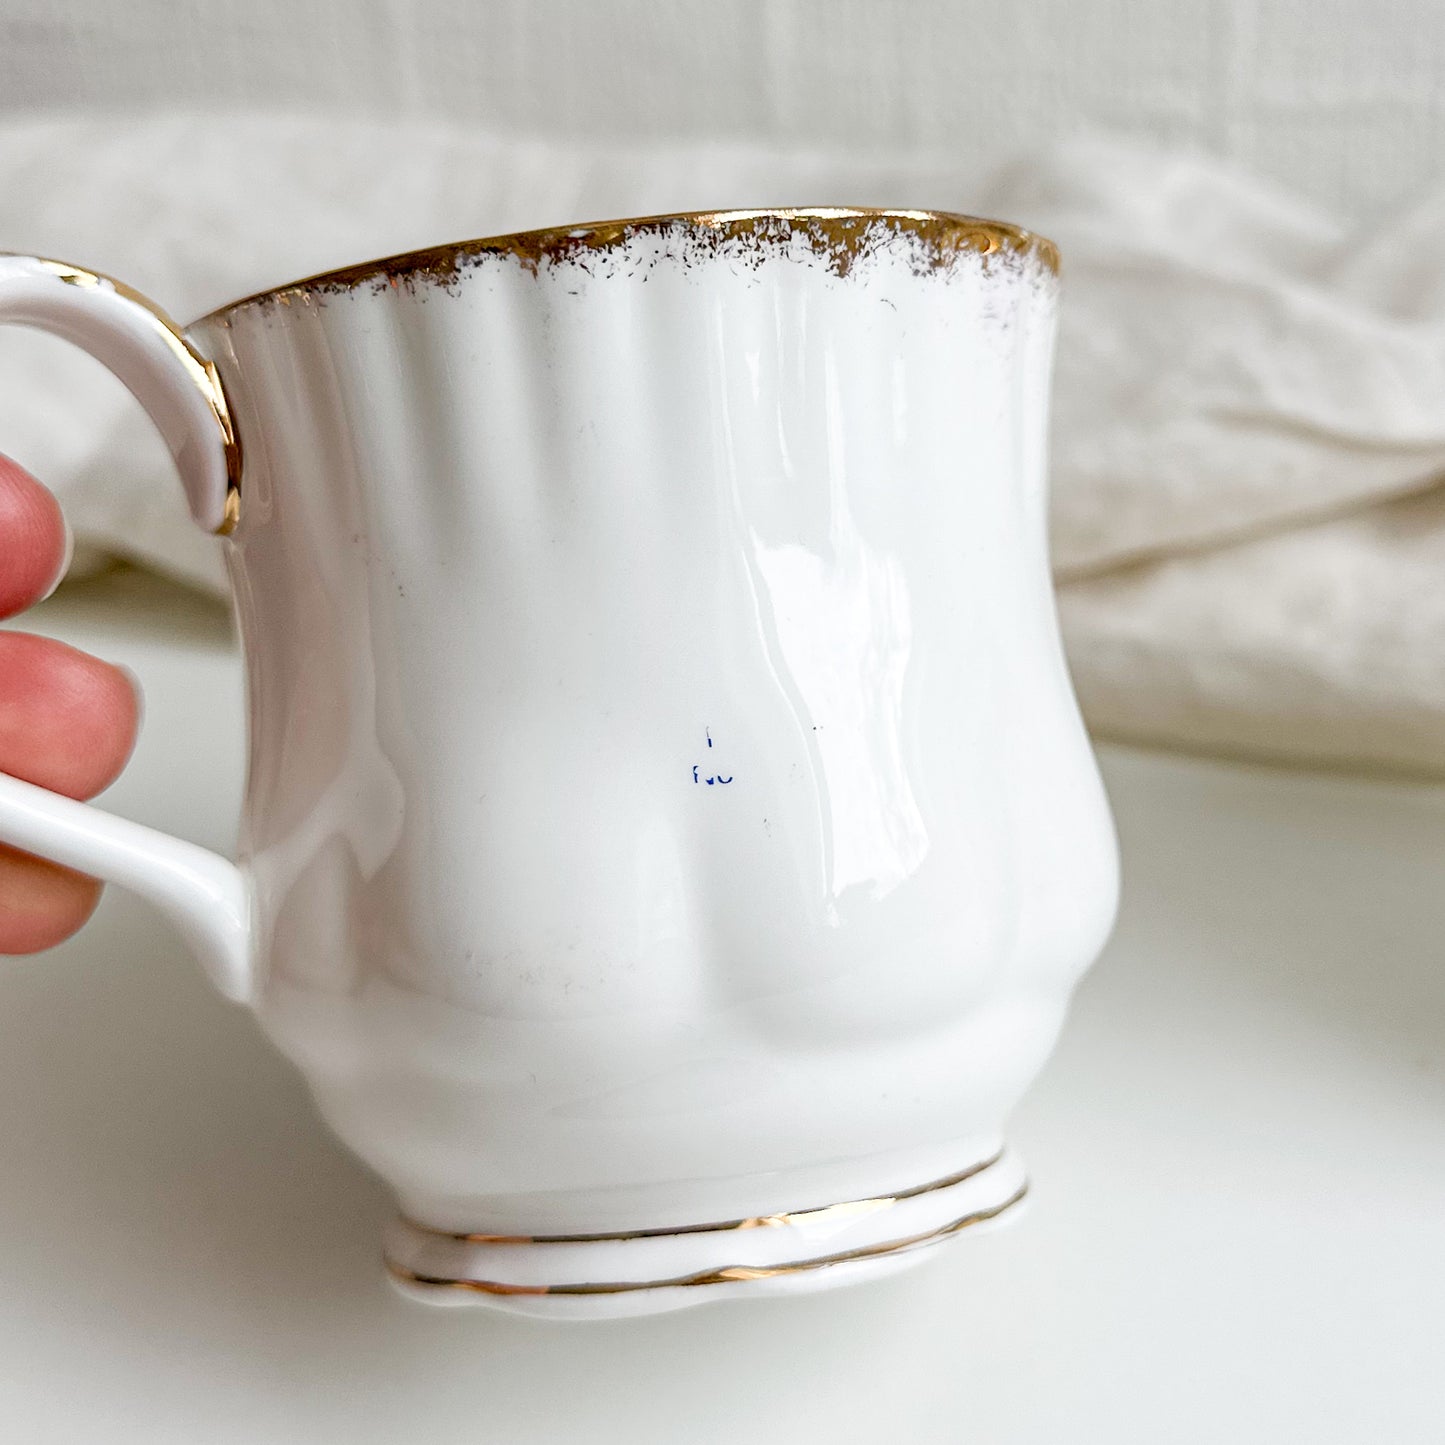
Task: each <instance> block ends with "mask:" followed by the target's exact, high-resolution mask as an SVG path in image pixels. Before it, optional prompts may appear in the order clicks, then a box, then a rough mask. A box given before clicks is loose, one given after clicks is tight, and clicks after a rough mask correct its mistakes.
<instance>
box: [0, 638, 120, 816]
mask: <svg viewBox="0 0 1445 1445" xmlns="http://www.w3.org/2000/svg"><path fill="white" fill-rule="evenodd" d="M139 712H140V705H139V702H138V700H137V698H136V694H135V689H134V688H133V687H132V686H131V682H130V679H129V678H128V677H127V676H126V674H125V673H123V672H122V671H121V670H120V669H119V668H118V667H112V666H111V665H110V664H109V663H108V662H102V661H101V660H100V659H99V658H98V657H91V656H90V655H89V653H85V652H80V651H78V650H77V649H76V648H74V647H68V646H66V644H65V643H63V642H57V641H55V640H54V639H53V638H50V637H33V636H31V635H30V634H29V633H25V632H3V631H0V772H6V773H9V774H10V775H11V776H12V777H16V778H23V779H24V780H25V781H26V782H27V783H36V784H38V785H39V786H40V787H42V788H53V789H54V790H55V791H56V792H58V793H64V794H65V795H66V796H67V797H70V798H91V797H94V796H95V794H96V793H98V792H100V790H101V789H102V788H104V787H106V786H107V785H108V784H109V783H111V782H113V781H114V780H115V778H116V776H117V775H118V774H119V773H120V770H121V769H122V768H123V767H124V766H125V762H126V759H127V758H128V757H129V756H130V752H131V749H132V747H134V746H135V734H136V723H137V720H138V718H139Z"/></svg>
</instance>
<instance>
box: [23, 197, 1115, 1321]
mask: <svg viewBox="0 0 1445 1445" xmlns="http://www.w3.org/2000/svg"><path fill="white" fill-rule="evenodd" d="M936 259H937V258H936V257H935V256H932V255H931V254H930V252H929V249H928V245H927V242H926V240H922V239H920V238H919V237H918V236H917V235H914V234H910V233H900V234H897V235H890V233H888V232H887V231H886V230H880V232H879V235H878V237H877V238H876V244H874V245H872V246H871V247H870V248H869V249H868V250H867V252H866V253H865V254H862V255H860V256H859V257H858V258H857V259H856V260H854V261H853V263H852V264H851V265H850V266H848V267H846V268H841V269H843V271H844V274H838V272H839V269H840V268H838V267H836V266H833V265H830V264H828V261H827V259H826V257H824V256H821V255H820V254H819V253H818V252H817V251H816V250H815V249H811V248H809V247H807V246H804V245H792V246H790V245H787V244H782V243H778V242H776V241H771V242H767V243H764V242H762V241H759V242H757V243H755V244H753V245H751V246H749V245H747V244H744V245H743V246H742V247H741V249H737V248H733V249H726V248H722V249H720V248H717V247H715V246H710V245H704V244H700V243H698V242H697V240H696V238H690V237H689V235H688V229H687V226H686V225H681V226H676V227H673V228H671V229H670V230H663V231H658V230H646V229H644V230H642V231H640V232H639V233H637V234H635V235H631V236H628V237H625V238H623V239H621V240H618V241H617V242H616V243H615V244H613V245H611V246H610V247H608V248H603V249H598V250H585V251H583V252H581V253H580V254H578V255H577V256H573V257H570V258H567V259H558V260H546V259H544V260H543V261H542V262H541V263H540V264H536V265H529V264H527V263H526V262H525V260H524V259H523V258H521V257H519V256H518V255H516V254H510V253H506V252H503V253H497V254H481V255H477V256H473V257H470V258H469V259H468V262H467V264H466V265H464V266H462V267H460V268H458V269H457V270H456V271H454V272H449V273H447V274H446V275H444V276H442V277H440V278H437V277H428V276H420V277H416V278H413V279H411V280H407V281H403V282H401V283H400V284H391V283H389V282H388V281H387V280H385V279H384V278H383V279H379V280H375V281H371V282H364V283H360V284H352V285H350V286H320V287H313V288H309V289H305V288H303V289H299V290H292V291H288V292H286V293H282V294H281V295H280V296H279V297H277V298H272V299H270V300H262V301H259V302H254V303H249V304H242V305H240V306H238V307H236V308H233V309H230V310H228V311H226V312H223V313H220V314H219V315H218V316H215V317H212V318H207V319H206V320H205V321H204V322H202V323H199V324H198V325H197V327H195V328H194V329H193V337H194V340H195V342H196V344H197V346H198V347H199V348H200V349H201V351H202V352H203V353H204V354H206V355H209V356H210V357H211V358H212V359H213V360H214V361H215V363H216V365H217V366H218V368H219V370H220V373H221V375H222V378H223V380H224V382H225V386H226V390H227V392H228V394H229V397H230V402H231V405H232V407H233V408H234V409H235V412H236V415H237V419H238V424H239V428H240V433H241V437H242V440H243V442H244V444H245V447H246V461H245V474H244V478H243V482H244V488H243V506H242V513H241V522H240V525H239V528H238V529H237V531H236V533H235V536H234V539H233V541H234V548H233V550H232V554H231V555H232V573H233V577H234V579H235V583H236V594H237V605H238V610H239V615H240V620H241V627H242V633H243V639H244V643H245V651H246V657H247V665H248V672H249V683H250V701H251V757H250V779H249V788H248V799H247V807H246V840H245V846H244V854H243V860H242V861H243V867H244V868H245V869H246V870H247V871H248V873H249V875H250V878H251V880H252V885H253V896H252V909H253V916H254V919H255V927H256V930H257V936H256V938H255V941H254V950H253V956H254V958H255V960H256V967H257V976H256V979H255V982H254V987H253V991H252V998H253V1002H254V1005H255V1007H256V1010H257V1013H258V1015H259V1017H260V1019H261V1022H262V1024H263V1025H264V1027H265V1028H266V1029H267V1031H268V1032H269V1033H270V1034H271V1036H272V1037H273V1038H274V1039H275V1040H276V1041H277V1043H278V1044H279V1045H280V1046H281V1047H282V1048H283V1049H284V1050H285V1051H286V1052H287V1053H288V1054H289V1055H290V1056H291V1057H292V1058H293V1059H295V1060H296V1062H297V1063H298V1064H299V1065H300V1066H301V1068H302V1069H303V1070H304V1072H305V1073H306V1075H307V1077H308V1079H309V1080H310V1082H311V1084H312V1087H313V1089H314V1091H315V1094H316V1097H317V1099H318V1102H319V1104H320V1106H321V1108H322V1110H323V1112H324V1113H325V1115H326V1117H327V1118H328V1120H329V1121H330V1122H331V1124H332V1125H333V1127H334V1128H335V1129H336V1130H337V1132H338V1133H339V1134H340V1135H341V1137H342V1138H344V1139H345V1140H346V1141H347V1142H348V1143H349V1144H350V1145H351V1146H352V1147H353V1148H354V1149H355V1150H356V1151H357V1152H358V1153H359V1154H360V1155H361V1156H362V1157H363V1158H365V1159H366V1160H368V1161H369V1162H370V1163H371V1164H372V1165H373V1166H374V1167H375V1168H377V1169H378V1170H379V1172H380V1173H381V1174H382V1175H383V1176H385V1177H386V1178H387V1179H388V1180H389V1181H390V1182H391V1183H392V1184H393V1185H394V1186H395V1187H396V1188H397V1190H398V1192H399V1194H400V1196H401V1201H402V1208H403V1212H404V1214H405V1215H406V1216H408V1217H409V1218H410V1219H412V1220H414V1221H416V1222H418V1223H420V1224H422V1225H425V1226H427V1227H428V1228H430V1229H435V1230H442V1231H455V1232H482V1233H488V1234H501V1235H552V1234H575V1233H621V1232H627V1231H635V1230H664V1231H666V1230H674V1229H681V1228H684V1227H686V1226H689V1225H696V1224H699V1223H705V1222H712V1221H718V1220H729V1219H737V1218H743V1217H747V1216H754V1215H770V1214H774V1213H777V1212H780V1211H799V1210H807V1209H812V1208H816V1207H819V1206H823V1205H828V1204H832V1203H835V1202H838V1201H847V1200H860V1199H873V1198H877V1197H880V1196H890V1195H894V1194H896V1193H898V1192H899V1191H905V1190H912V1189H915V1188H917V1187H918V1186H920V1185H923V1184H925V1183H926V1182H928V1181H930V1180H937V1179H940V1178H944V1177H946V1176H950V1175H953V1174H955V1173H957V1172H958V1171H960V1170H963V1169H965V1168H966V1167H967V1166H970V1165H973V1164H976V1163H979V1162H980V1161H983V1160H985V1159H987V1158H990V1157H991V1156H992V1155H993V1154H994V1153H995V1152H996V1150H997V1141H998V1139H999V1137H1000V1135H1001V1131H1002V1127H1003V1124H1004V1121H1005V1119H1006V1116H1007V1114H1008V1111H1009V1109H1010V1108H1011V1106H1012V1105H1013V1103H1014V1102H1015V1100H1016V1099H1017V1098H1018V1097H1019V1095H1020V1093H1021V1092H1022V1090H1023V1089H1024V1088H1025V1087H1026V1086H1027V1084H1028V1083H1029V1081H1030V1080H1031V1079H1032V1077H1033V1076H1034V1074H1035V1073H1036V1072H1037V1070H1038V1068H1039V1067H1040V1065H1041V1064H1042V1062H1043V1060H1044V1058H1045V1057H1046V1055H1047V1053H1048V1051H1049V1049H1050V1048H1051V1046H1052V1044H1053V1041H1054V1038H1055V1036H1056V1034H1057V1031H1058V1028H1059V1025H1060V1022H1061V1020H1062V1017H1063V1012H1064V1009H1065V1006H1066V1002H1067V998H1068V994H1069V991H1070V989H1071V987H1072V985H1073V984H1074V982H1075V981H1076V980H1077V978H1078V977H1079V975H1080V973H1081V972H1082V971H1083V969H1084V968H1085V967H1086V966H1087V965H1088V963H1089V962H1090V961H1091V960H1092V959H1093V957H1094V956H1095V954H1096V952H1097V951H1098V949H1099V947H1100V946H1101V944H1102V942H1103V939H1104V937H1105V935H1106V933H1107V931H1108V928H1109V925H1110V922H1111V920H1112V917H1113V911H1114V906H1115V901H1116V893H1117V879H1116V860H1115V851H1114V845H1113V838H1112V832H1111V828H1110V824H1109V820H1108V815H1107V810H1106V806H1105V803H1104V799H1103V796H1102V792H1101V789H1100V787H1099V783H1098V780H1097V776H1096V773H1095V770H1094V765H1093V760H1092V757H1091V755H1090V752H1089V749H1088V745H1087V742H1086V739H1085V737H1084V733H1083V730H1082V727H1081V725H1080V721H1079V718H1078V716H1077V713H1076V710H1075V707H1074V703H1073V699H1072V695H1071V692H1070V688H1069V684H1068V679H1067V675H1066V672H1065V669H1064V664H1063V658H1062V654H1061V651H1060V646H1059V640H1058V635H1057V631H1056V627H1055V620H1054V613H1053V603H1052V595H1051V589H1050V585H1049V574H1048V567H1047V557H1046V551H1045V483H1044V432H1045V417H1046V407H1047V385H1048V370H1049V358H1050V347H1051V341H1052V332H1053V314H1054V300H1055V282H1054V277H1053V275H1052V274H1051V273H1050V272H1049V271H1048V270H1047V268H1046V267H1045V266H1043V265H1042V264H1041V263H1040V262H1039V261H1038V260H1037V258H1036V257H1034V256H1032V255H1028V254H1023V255H1014V254H1005V255H1003V256H993V257H989V258H987V259H985V258H984V257H983V256H981V255H980V254H978V253H977V252H975V251H969V250H963V251H960V252H958V253H957V254H956V255H954V256H952V257H951V259H949V260H948V261H947V262H946V263H945V264H941V265H940V264H934V262H935V261H936ZM0 804H3V798H0ZM7 836H8V835H7ZM87 866H88V865H87ZM1010 1180H1011V1176H1010V1175H1009V1174H1008V1171H1007V1170H1001V1169H999V1168H994V1169H991V1170H988V1171H984V1172H983V1173H982V1174H980V1175H978V1176H977V1177H976V1178H974V1179H972V1180H971V1182H970V1183H969V1185H968V1188H969V1190H970V1191H971V1196H970V1197H971V1198H973V1199H975V1200H976V1201H977V1205H978V1207H979V1208H981V1209H985V1210H988V1209H992V1208H994V1207H996V1206H999V1205H1001V1204H1003V1203H1004V1202H1006V1200H1007V1199H1008V1198H1009V1197H1010V1195H1011V1191H1012V1189H1013V1183H1011V1182H1010ZM919 1197H922V1196H919ZM939 1202H940V1201H938V1200H936V1199H929V1200H928V1203H927V1205H926V1206H919V1205H916V1204H913V1205H910V1206H909V1209H910V1210H913V1211H915V1212H916V1211H917V1210H918V1209H920V1208H927V1207H932V1206H934V1205H936V1204H938V1203H939ZM875 1223H876V1221H875ZM870 1227H871V1226H870ZM865 1235H866V1230H865ZM857 1237H858V1238H861V1239H863V1240H864V1244H865V1245H866V1246H868V1247H872V1246H873V1245H875V1244H877V1243H878V1242H879V1241H878V1240H876V1239H873V1238H872V1237H871V1236H867V1237H866V1238H865V1236H864V1235H860V1236H857ZM893 1237H897V1236H893ZM670 1238H672V1239H674V1240H680V1241H681V1243H680V1244H677V1245H675V1246H671V1245H670V1246H667V1248H666V1249H663V1248H662V1246H649V1249H650V1250H651V1251H652V1252H654V1253H658V1254H659V1259H660V1260H661V1262H660V1263H659V1264H658V1269H659V1270H660V1271H661V1273H660V1274H659V1275H658V1276H657V1277H658V1278H664V1277H670V1276H669V1272H671V1274H676V1273H679V1272H681V1273H686V1274H695V1273H706V1272H708V1271H710V1270H717V1269H724V1268H727V1267H729V1266H733V1265H738V1264H743V1265H746V1264H747V1261H746V1260H738V1259H735V1258H733V1257H732V1255H731V1252H730V1249H729V1247H728V1246H730V1245H732V1244H734V1243H735V1240H728V1239H723V1240H721V1241H720V1240H719V1238H718V1237H717V1235H716V1234H715V1233H714V1234H711V1235H709V1234H707V1233H705V1232H704V1233H692V1234H683V1235H675V1236H670ZM777 1238H779V1239H785V1241H786V1243H787V1244H788V1246H789V1251H788V1252H791V1250H792V1248H793V1246H794V1245H795V1244H796V1245H798V1246H799V1247H804V1248H805V1249H807V1248H812V1245H811V1244H810V1243H809V1241H807V1240H806V1239H799V1240H794V1239H792V1238H791V1237H790V1236H778V1237H777ZM409 1239H411V1236H409V1235H408V1233H407V1231H406V1230H405V1229H402V1230H400V1231H399V1233H398V1234H397V1235H396V1236H395V1237H394V1239H393V1241H392V1260H393V1264H394V1266H398V1267H400V1268H403V1269H405V1268H409V1267H411V1266H410V1265H409V1264H408V1260H409V1259H410V1257H411V1256H410V1255H409V1254H408V1249H409V1248H410V1246H409V1244H408V1240H409ZM412 1242H413V1243H414V1241H412ZM620 1247H622V1246H619V1244H618V1242H617V1241H598V1242H593V1243H591V1244H589V1245H586V1246H583V1247H581V1248H582V1252H583V1254H586V1255H588V1256H589V1258H587V1259H582V1258H573V1259H569V1261H568V1264H569V1267H571V1268H575V1269H577V1270H580V1271H581V1274H582V1276H583V1278H584V1279H591V1280H593V1281H607V1280H609V1279H614V1280H615V1279H616V1278H617V1277H618V1276H617V1275H616V1274H615V1273H613V1272H612V1271H613V1270H614V1269H615V1268H617V1267H618V1266H619V1263H620V1261H619V1260H618V1259H617V1257H616V1255H617V1250H618V1249H619V1248H620ZM510 1248H511V1250H512V1251H513V1252H515V1251H516V1250H517V1249H518V1248H519V1247H518V1246H515V1245H513V1246H511V1247H510ZM521 1248H522V1249H523V1250H524V1251H525V1250H526V1249H528V1248H530V1249H534V1250H546V1249H548V1248H552V1249H553V1250H554V1254H553V1255H552V1256H549V1259H551V1260H553V1261H555V1259H556V1257H557V1256H556V1254H555V1250H556V1246H547V1245H535V1246H522V1247H521ZM574 1253H575V1251H574ZM663 1254H665V1255H666V1258H665V1259H662V1255H663ZM510 1257H512V1256H511V1255H507V1254H506V1251H504V1260H505V1258H510ZM631 1257H632V1258H637V1257H638V1252H637V1251H635V1250H634V1251H633V1254H632V1256H631ZM780 1257H781V1256H780ZM519 1258H520V1256H519ZM503 1262H504V1261H503ZM793 1262H794V1263H796V1262H798V1261H797V1260H796V1259H794V1260H793ZM476 1263H477V1261H475V1260H466V1261H461V1262H460V1263H459V1264H458V1267H459V1268H461V1267H462V1266H463V1265H465V1266H466V1267H467V1268H471V1267H473V1266H474V1265H475V1264H476ZM488 1263H489V1265H496V1264H498V1263H499V1261H498V1260H497V1259H496V1258H491V1259H489V1261H488ZM875 1266H876V1267H877V1268H885V1267H888V1266H887V1264H886V1263H884V1262H881V1261H878V1260H872V1261H868V1262H866V1267H865V1265H863V1264H860V1263H858V1262H854V1263H851V1264H848V1265H846V1266H845V1265H836V1266H828V1267H827V1268H824V1269H819V1270H808V1271H801V1272H790V1273H788V1274H787V1275H784V1276H778V1277H775V1283H774V1285H773V1287H776V1288H797V1287H813V1286H814V1285H817V1284H819V1283H822V1282H824V1277H825V1276H828V1275H829V1274H830V1271H832V1270H841V1271H844V1272H845V1273H847V1274H850V1275H851V1274H866V1273H868V1272H870V1270H871V1269H873V1268H874V1267H875ZM543 1267H544V1264H543V1263H537V1264H533V1263H527V1264H526V1265H525V1266H524V1265H521V1264H519V1265H518V1268H517V1273H516V1278H515V1279H513V1280H511V1281H503V1282H504V1283H508V1282H510V1283H521V1284H527V1283H529V1282H532V1283H535V1282H536V1281H537V1277H536V1276H535V1274H534V1271H535V1270H536V1269H539V1268H543ZM548 1267H550V1266H548ZM776 1279H783V1280H785V1281H786V1283H785V1284H777V1283H776ZM573 1282H578V1281H577V1280H576V1279H575V1278H574V1281H573ZM554 1283H555V1281H554ZM735 1283H737V1281H730V1282H727V1290H728V1291H731V1289H732V1285H733V1284H735ZM762 1283H763V1282H762V1281H759V1280H748V1281H746V1282H745V1286H746V1287H747V1288H761V1286H762ZM722 1288H723V1285H722V1284H721V1283H720V1284H718V1285H715V1286H713V1285H710V1286H709V1287H708V1288H688V1289H684V1290H682V1291H681V1294H683V1295H685V1296H687V1298H686V1299H685V1300H678V1299H676V1298H674V1297H671V1296H668V1295H667V1292H666V1291H657V1290H652V1291H645V1292H633V1293H627V1294H625V1295H624V1294H611V1295H590V1296H584V1297H578V1298H580V1299H581V1300H582V1303H580V1304H579V1303H578V1298H574V1299H573V1301H572V1303H571V1304H568V1305H566V1306H565V1307H564V1306H559V1305H556V1304H555V1302H554V1303H552V1304H548V1305H546V1306H539V1308H541V1309H543V1310H544V1312H546V1311H554V1310H562V1311H563V1312H574V1311H576V1310H581V1311H582V1312H585V1313H592V1314H598V1313H620V1312H632V1311H635V1310H637V1309H640V1308H662V1307H671V1306H672V1305H673V1304H675V1303H678V1302H687V1303H691V1302H694V1301H695V1300H698V1299H701V1298H705V1297H712V1296H714V1295H715V1294H716V1292H717V1291H718V1290H719V1289H722ZM442 1293H445V1294H446V1295H447V1296H448V1301H449V1302H455V1300H456V1299H458V1298H464V1299H467V1300H476V1301H479V1302H484V1303H486V1302H496V1297H495V1296H493V1295H490V1294H488V1293H486V1292H478V1291H442ZM522 1298H523V1299H526V1298H529V1297H522ZM649 1300H650V1301H652V1303H651V1304H649V1303H648V1301H649ZM509 1303H511V1304H512V1305H514V1306H515V1305H516V1303H517V1300H516V1298H511V1299H510V1300H509Z"/></svg>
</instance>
